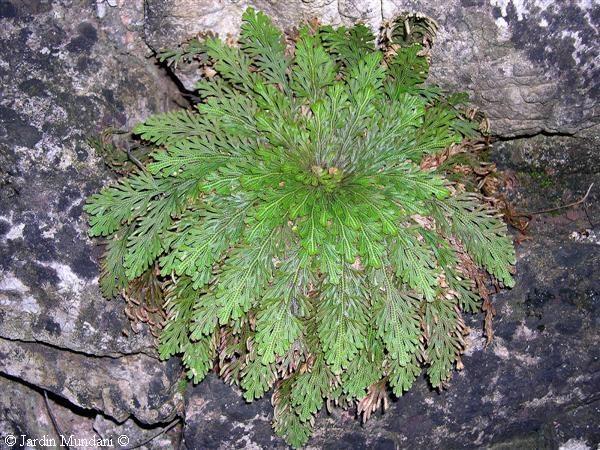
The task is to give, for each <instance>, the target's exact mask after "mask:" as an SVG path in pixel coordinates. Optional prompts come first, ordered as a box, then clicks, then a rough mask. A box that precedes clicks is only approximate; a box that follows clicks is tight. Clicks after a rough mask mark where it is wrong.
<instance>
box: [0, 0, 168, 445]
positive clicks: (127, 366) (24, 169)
mask: <svg viewBox="0 0 600 450" xmlns="http://www.w3.org/2000/svg"><path fill="white" fill-rule="evenodd" d="M138 3H139V9H138V11H139V12H140V14H141V12H142V8H141V6H142V3H141V2H138ZM130 9H132V8H130ZM117 12H118V13H119V14H117ZM130 13H131V11H129V10H122V11H117V10H114V11H113V15H112V16H111V17H108V16H107V17H106V18H105V20H104V21H100V20H99V19H98V17H97V14H96V11H95V10H94V8H93V7H92V5H91V4H90V2H88V1H64V2H60V1H58V2H57V1H55V2H48V1H37V0H36V1H13V2H7V1H2V2H0V83H1V86H2V88H1V94H0V204H1V207H0V375H2V376H7V377H10V380H11V381H8V380H7V379H4V378H1V377H0V381H1V382H2V383H3V387H2V388H1V389H0V424H1V425H2V428H0V434H3V435H4V434H5V433H8V432H10V431H11V430H12V431H13V432H14V431H15V430H16V429H17V428H18V430H20V432H21V433H22V434H26V435H30V436H31V437H33V438H35V437H41V434H40V433H42V432H43V431H45V432H46V434H48V433H50V434H52V433H53V429H52V427H51V426H48V424H49V422H48V421H47V416H44V413H43V411H44V409H45V408H41V407H40V394H39V392H41V390H42V389H43V390H46V391H48V392H49V393H50V395H51V396H53V397H54V398H56V399H60V400H61V401H63V402H64V404H65V405H67V406H68V407H69V408H73V410H74V411H77V413H75V416H78V415H80V414H79V413H80V412H81V411H85V412H86V414H88V415H89V416H90V417H91V419H90V420H92V422H93V418H94V416H96V415H97V414H98V415H102V416H103V417H104V416H106V417H107V420H116V421H118V422H123V421H126V420H127V419H130V420H134V421H135V422H136V423H137V424H139V425H137V427H138V428H139V427H140V426H141V425H142V424H146V425H148V424H156V423H159V424H160V423H164V422H166V421H168V420H170V419H171V418H172V417H173V416H174V414H175V411H176V403H177V398H178V397H177V395H176V390H175V387H174V384H175V383H176V381H177V379H178V376H179V368H178V365H177V362H176V361H173V362H171V363H169V364H164V363H162V362H160V361H158V360H157V358H155V357H154V356H153V355H154V351H153V348H152V339H151V337H150V336H148V334H146V333H141V334H137V335H136V334H133V333H129V337H128V336H126V335H125V334H124V330H127V329H129V323H128V320H127V318H126V317H125V316H124V314H123V305H122V304H121V303H120V302H117V301H113V302H107V301H106V300H104V299H103V298H102V297H101V295H100V293H99V290H98V283H97V281H98V262H97V261H98V257H99V255H100V254H101V252H102V249H101V248H100V247H98V246H97V245H94V244H93V243H92V242H91V241H90V240H89V239H88V238H87V225H86V218H85V217H84V216H83V215H82V206H83V202H84V201H85V198H86V197H87V196H88V195H89V194H90V193H91V192H93V191H96V190H97V189H99V188H100V187H101V186H102V184H103V183H105V182H107V181H108V180H109V174H108V172H107V171H105V170H104V169H103V164H102V161H101V160H99V158H98V156H97V155H95V153H94V151H93V150H92V148H91V147H90V146H89V145H87V143H86V139H87V138H88V137H91V136H94V135H96V134H97V133H99V132H100V131H101V130H103V129H104V128H106V127H115V128H128V127H130V126H131V125H132V123H134V122H136V121H139V120H141V119H142V118H145V117H147V116H148V115H149V114H151V113H153V112H156V111H162V110H165V109H167V108H169V107H172V106H173V105H174V104H173V100H174V99H175V98H177V97H178V92H177V91H176V90H175V89H174V88H173V85H172V83H171V82H170V81H169V80H168V79H167V78H166V77H165V75H164V73H163V72H161V71H160V70H159V68H158V67H157V66H155V65H154V64H153V61H152V60H151V59H150V60H148V59H146V58H145V56H146V55H148V54H149V51H148V49H147V47H146V46H145V45H144V44H143V42H142V41H141V39H140V38H139V36H138V37H135V36H134V35H133V34H132V33H131V31H130V29H128V26H129V27H131V26H133V25H131V24H132V21H128V20H126V19H128V17H129V18H130V17H133V16H132V14H133V13H131V14H130ZM127 14H130V16H127ZM139 17H140V18H143V15H140V16H139ZM119 24H120V25H119ZM4 384H8V385H10V387H6V388H4ZM33 386H35V387H36V388H37V389H38V390H39V392H38V391H35V390H32V389H30V387H33ZM84 416H85V415H84ZM84 416H81V417H84ZM10 424H12V426H13V428H12V429H11V428H10V426H9V425H10ZM15 427H17V428H15ZM65 429H67V430H68V431H69V432H70V431H71V429H73V430H74V431H76V430H77V427H75V426H73V427H71V426H70V425H69V426H67V425H65ZM89 431H90V432H91V433H92V434H93V430H92V428H91V427H89ZM131 435H132V436H137V435H136V434H135V433H133V431H132V434H131ZM82 437H83V436H82ZM0 445H3V444H0Z"/></svg>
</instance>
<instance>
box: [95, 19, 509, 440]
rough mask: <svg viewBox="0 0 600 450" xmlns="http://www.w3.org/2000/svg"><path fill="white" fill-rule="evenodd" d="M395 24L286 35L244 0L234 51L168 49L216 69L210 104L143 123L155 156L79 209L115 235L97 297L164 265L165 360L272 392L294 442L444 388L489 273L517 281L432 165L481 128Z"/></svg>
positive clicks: (216, 46) (494, 240)
mask: <svg viewBox="0 0 600 450" xmlns="http://www.w3.org/2000/svg"><path fill="white" fill-rule="evenodd" d="M396 34H398V33H396ZM388 35H389V36H391V39H392V41H389V42H383V41H382V42H380V43H379V44H378V45H376V42H375V37H374V35H373V34H372V33H371V31H370V30H369V29H368V28H367V27H365V26H363V25H356V26H354V27H351V28H344V27H340V28H333V27H331V26H319V25H315V24H313V25H306V26H304V27H302V28H301V29H300V30H299V31H298V32H297V34H296V35H295V36H294V37H293V38H286V36H284V35H283V34H282V32H281V31H279V30H278V29H277V28H276V27H274V26H273V24H272V23H271V21H270V20H269V18H268V17H266V16H265V15H264V14H262V13H260V12H258V13H257V12H255V11H254V10H252V9H248V10H247V11H246V13H245V14H244V16H243V21H242V26H241V33H240V35H239V39H238V41H237V44H236V45H229V44H228V43H226V42H224V41H222V40H221V39H219V38H216V37H211V36H209V37H207V38H205V39H202V40H199V39H198V40H195V41H194V43H193V45H191V46H188V47H186V48H183V47H182V49H179V50H177V51H174V52H171V53H169V54H168V55H167V56H165V58H167V57H168V59H169V60H170V61H175V62H177V61H178V60H180V59H181V58H190V59H194V60H195V61H197V62H198V63H199V64H201V65H202V66H203V73H204V77H203V78H202V79H201V81H199V82H198V84H197V92H198V95H199V97H200V98H201V101H200V102H199V103H198V104H197V105H195V107H194V108H192V109H189V110H188V109H186V110H180V111H176V112H169V113H166V114H159V115H156V116H153V117H150V118H149V119H148V120H147V121H146V122H144V123H142V124H140V125H138V126H137V127H136V128H135V129H134V132H135V133H136V134H137V135H139V136H140V137H141V138H142V139H143V140H144V141H146V142H148V143H151V145H153V146H154V151H153V152H152V153H151V155H150V159H149V160H148V161H147V162H146V163H145V164H140V167H139V168H136V169H135V170H132V171H131V172H130V173H129V174H127V175H126V176H124V177H123V178H122V179H120V180H119V181H118V182H117V183H115V184H113V185H111V186H108V187H106V188H104V189H103V190H102V191H101V192H100V193H98V194H95V195H92V196H91V197H90V199H89V202H88V204H87V205H86V207H85V210H86V211H87V212H88V214H89V215H90V225H91V229H90V234H91V235H92V236H103V237H105V238H107V239H108V242H107V252H106V255H105V258H104V261H103V270H102V276H101V286H102V289H103V292H104V293H105V294H106V295H107V296H113V295H116V294H117V293H119V292H121V291H122V290H123V289H126V288H127V287H128V286H130V285H131V284H132V283H134V282H136V281H139V280H140V277H144V276H145V274H147V273H148V272H149V271H160V274H159V275H158V277H159V278H160V280H161V284H162V286H163V288H164V292H165V303H164V310H165V312H166V313H167V320H166V323H165V325H164V328H163V329H162V332H161V334H160V339H159V352H160V356H161V357H162V358H165V359H166V358H170V357H171V356H173V355H181V357H182V360H183V364H184V365H185V367H186V369H187V373H188V376H189V378H191V379H192V380H193V381H194V382H200V381H201V380H202V379H203V378H204V377H205V376H206V374H207V373H208V372H209V371H211V370H212V369H213V368H215V369H216V370H217V371H218V372H219V373H220V374H221V375H222V376H223V377H224V378H225V379H226V380H228V381H230V382H233V383H237V384H239V386H241V388H242V390H243V392H244V397H245V398H246V400H248V401H253V400H255V399H257V398H259V397H262V396H263V395H264V394H265V393H266V392H267V391H269V390H270V389H274V394H273V404H274V408H275V413H274V421H273V424H274V425H273V426H274V429H275V431H276V433H277V434H278V435H280V436H282V437H283V438H284V439H285V440H286V441H287V442H288V443H289V444H291V445H293V446H296V447H297V446H301V445H303V444H304V443H305V442H307V440H308V439H309V436H310V434H311V428H312V426H313V422H314V418H315V415H316V413H317V412H318V411H319V410H321V409H322V407H323V405H328V406H331V405H334V404H338V405H341V406H352V405H356V404H358V407H359V412H361V413H362V414H363V415H365V416H367V417H368V415H370V414H371V412H373V411H374V410H375V409H377V408H378V406H380V405H381V404H382V402H383V401H384V400H383V398H384V396H385V391H386V386H390V387H391V390H392V391H393V393H394V394H395V395H396V396H401V395H402V394H403V392H405V391H406V390H407V389H409V388H410V386H411V385H412V383H413V382H414V380H415V379H416V378H417V377H418V376H419V374H420V373H421V371H423V370H424V371H425V372H426V375H427V377H428V379H429V381H430V383H431V385H432V386H433V387H443V386H444V384H445V383H446V382H447V381H448V379H449V378H450V375H451V373H452V371H453V368H454V367H456V366H458V367H459V368H460V366H461V361H460V355H461V353H462V352H463V351H464V340H463V339H464V335H465V325H464V322H463V319H462V314H463V312H465V311H470V312H471V311H476V310H478V309H479V308H480V307H481V300H482V299H481V296H480V292H481V289H482V286H481V283H482V280H484V277H483V275H484V274H487V275H488V276H490V277H491V278H493V279H495V280H496V282H497V283H499V284H500V285H504V286H512V285H513V278H512V277H511V272H512V270H513V265H514V263H515V253H514V248H513V244H512V240H511V239H510V237H508V236H507V229H506V226H505V224H504V223H503V222H502V220H501V219H500V218H499V217H498V215H497V213H496V212H495V211H493V210H492V209H490V207H489V205H488V204H487V203H486V202H485V201H483V200H482V198H481V197H480V196H479V195H478V194H476V193H473V192H467V191H466V190H465V189H464V186H462V185H461V184H460V183H456V182H451V181H450V180H449V178H448V177H447V176H446V173H445V172H444V171H443V170H441V168H440V167H438V166H436V165H435V164H431V161H432V158H434V157H435V156H436V155H438V154H440V152H443V151H446V150H447V149H449V148H452V147H453V146H456V145H458V144H460V143H461V142H464V141H465V140H466V139H473V138H474V137H476V136H478V135H479V131H478V129H477V124H476V123H474V122H473V121H472V120H470V119H469V118H467V117H466V116H465V114H464V113H463V108H462V107H461V105H460V102H461V101H463V100H464V99H463V97H462V96H456V95H452V96H444V95H443V94H442V92H441V90H440V89H439V88H437V87H436V86H434V85H431V84H426V83H425V81H426V78H427V74H428V67H429V65H428V57H427V55H426V48H424V47H423V46H422V45H421V44H420V43H414V42H409V43H407V44H405V45H400V44H398V43H395V42H394V41H393V37H394V35H395V33H394V32H389V33H388ZM400 35H402V36H403V38H405V36H404V35H403V34H402V33H400ZM404 41H406V39H403V42H404ZM156 273H157V272H156Z"/></svg>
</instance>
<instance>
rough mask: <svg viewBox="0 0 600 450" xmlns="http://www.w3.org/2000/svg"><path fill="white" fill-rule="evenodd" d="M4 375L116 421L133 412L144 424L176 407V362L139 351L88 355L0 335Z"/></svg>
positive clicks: (166, 417)
mask: <svg viewBox="0 0 600 450" xmlns="http://www.w3.org/2000/svg"><path fill="white" fill-rule="evenodd" d="M0 358H1V359H2V367H1V368H0V372H1V373H3V374H4V375H8V376H10V377H13V378H16V379H19V380H22V381H23V382H25V383H27V384H30V385H33V386H38V387H40V388H42V389H45V390H47V391H50V392H52V393H54V394H56V395H57V396H59V397H62V398H65V399H66V400H68V401H69V402H70V403H72V404H73V405H75V406H78V407H80V408H83V409H91V410H97V411H102V412H103V413H104V414H105V415H107V416H109V417H112V418H114V419H115V420H116V421H118V422H122V421H124V420H126V419H127V418H128V417H130V416H133V417H135V418H136V419H137V420H138V421H140V422H142V423H145V424H154V423H162V422H166V421H168V420H172V419H173V418H174V416H175V413H176V401H177V396H176V381H177V379H178V377H179V373H180V371H179V363H178V361H177V360H175V359H173V360H171V361H170V362H169V363H167V364H164V363H160V362H159V361H157V360H156V359H154V358H152V357H150V356H147V355H144V354H137V355H126V356H122V357H120V358H111V357H106V356H105V357H90V356H89V355H83V354H78V353H75V352H73V351H64V350H60V349H57V348H54V347H51V346H48V345H41V344H39V343H29V342H27V343H25V342H18V341H9V340H6V339H0Z"/></svg>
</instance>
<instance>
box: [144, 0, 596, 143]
mask: <svg viewBox="0 0 600 450" xmlns="http://www.w3.org/2000/svg"><path fill="white" fill-rule="evenodd" d="M247 6H253V7H255V8H256V9H259V10H262V11H264V12H265V13H267V14H269V15H270V16H271V17H273V19H274V21H275V23H276V24H277V25H278V26H280V27H281V28H282V29H285V30H290V29H292V28H293V27H295V26H297V25H298V23H301V22H302V21H305V20H307V19H311V18H313V17H317V18H319V19H320V20H321V21H322V22H323V23H332V24H337V25H339V24H344V25H350V24H352V23H355V22H357V21H362V22H364V23H367V24H369V25H370V26H371V27H373V28H374V29H378V28H379V27H380V26H381V24H382V23H383V22H385V21H386V20H390V19H392V18H393V17H395V16H396V15H397V14H399V13H404V12H413V13H422V14H425V15H427V16H429V17H431V18H433V19H435V20H436V21H437V22H438V24H439V32H438V36H437V39H436V43H435V45H434V48H433V54H432V60H433V66H432V72H431V74H432V78H433V79H434V80H435V81H436V82H438V83H440V84H441V85H442V86H443V87H445V88H448V89H450V90H453V91H456V90H464V91H467V92H468V93H469V94H470V95H471V97H472V100H473V102H474V103H475V104H476V105H477V106H479V107H480V108H481V109H482V110H484V111H485V112H486V113H487V114H488V115H489V117H490V119H491V120H492V124H493V130H494V132H495V133H496V134H499V135H502V136H522V135H532V134H535V133H539V132H542V131H543V132H546V133H553V134H557V133H559V134H581V133H584V134H585V133H587V132H590V128H593V127H596V131H595V132H597V127H598V125H599V124H600V119H599V117H600V116H599V111H598V97H599V95H600V81H599V80H600V67H599V66H598V58H599V56H600V53H599V47H598V45H597V44H596V43H597V42H598V41H599V40H600V35H599V29H600V5H599V4H598V3H597V2H589V1H584V0H578V1H569V2H549V1H545V0H519V1H516V0H489V1H486V0H429V1H422V0H383V1H380V0H362V1H356V0H309V1H307V0H290V1H286V2H272V1H267V0H241V1H211V0H148V1H147V2H146V17H145V21H144V31H145V39H146V42H147V43H148V45H149V46H150V47H151V48H153V49H154V50H157V51H158V50H161V49H165V48H173V47H175V46H176V45H177V44H179V43H180V42H182V41H184V40H186V39H189V38H191V37H193V36H195V35H196V34H197V33H199V32H204V31H209V30H210V31H213V32H216V33H219V34H220V35H222V36H226V35H227V34H231V35H236V34H237V32H238V30H239V24H240V17H241V14H242V12H243V11H244V9H245V8H246V7H247ZM180 75H182V76H181V80H182V82H183V83H184V85H185V86H186V87H187V88H188V89H192V87H193V84H194V81H195V80H194V78H193V77H192V76H190V74H187V73H180Z"/></svg>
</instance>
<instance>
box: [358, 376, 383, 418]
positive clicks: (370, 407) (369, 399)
mask: <svg viewBox="0 0 600 450" xmlns="http://www.w3.org/2000/svg"><path fill="white" fill-rule="evenodd" d="M386 384H387V379H386V378H384V379H382V380H380V381H378V382H377V383H374V384H372V385H371V386H369V390H368V392H367V395H366V396H365V397H364V398H363V399H361V400H360V401H359V402H358V407H357V414H358V415H359V416H361V419H362V422H363V423H365V422H366V421H367V420H369V418H370V417H371V414H373V413H374V412H375V411H377V410H378V409H382V410H383V411H385V410H386V409H387V408H388V407H389V397H388V395H387V390H386Z"/></svg>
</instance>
